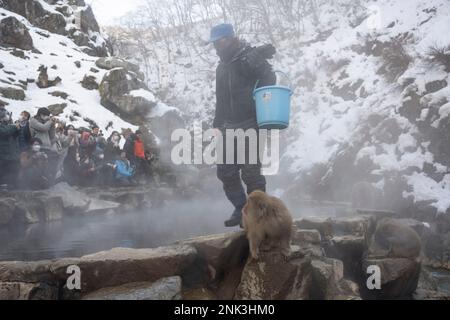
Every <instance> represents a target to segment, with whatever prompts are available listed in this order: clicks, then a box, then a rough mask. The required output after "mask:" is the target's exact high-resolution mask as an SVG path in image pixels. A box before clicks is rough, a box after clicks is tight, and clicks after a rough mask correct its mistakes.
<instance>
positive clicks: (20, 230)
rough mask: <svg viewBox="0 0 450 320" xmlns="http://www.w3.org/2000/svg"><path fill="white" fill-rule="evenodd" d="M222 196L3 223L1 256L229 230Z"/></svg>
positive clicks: (147, 244) (87, 249) (76, 253)
mask: <svg viewBox="0 0 450 320" xmlns="http://www.w3.org/2000/svg"><path fill="white" fill-rule="evenodd" d="M231 209H232V208H231V206H229V205H228V204H227V203H226V202H225V201H224V200H223V199H210V201H208V204H205V203H199V202H198V203H196V202H183V203H175V204H171V205H169V206H167V207H165V208H159V209H154V210H148V211H145V212H127V213H123V214H110V215H104V214H102V215H96V216H84V217H65V218H64V219H63V220H61V221H55V222H50V223H38V224H33V225H15V226H10V227H4V228H0V261H7V260H9V261H34V260H46V259H55V258H63V257H80V256H83V255H86V254H91V253H95V252H99V251H103V250H109V249H112V248H116V247H126V248H155V247H159V246H163V245H168V244H171V243H173V242H175V241H178V240H183V239H187V238H190V237H195V236H202V235H208V234H216V233H223V232H230V231H233V230H238V229H226V228H225V227H224V225H223V221H224V220H226V218H227V217H228V216H229V215H230V214H231Z"/></svg>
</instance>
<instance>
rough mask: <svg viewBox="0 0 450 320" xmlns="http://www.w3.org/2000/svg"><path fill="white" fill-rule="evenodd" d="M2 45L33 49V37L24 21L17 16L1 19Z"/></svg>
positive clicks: (0, 41)
mask: <svg viewBox="0 0 450 320" xmlns="http://www.w3.org/2000/svg"><path fill="white" fill-rule="evenodd" d="M0 45H2V46H6V47H15V48H19V49H22V50H31V49H33V39H32V38H31V36H30V33H29V32H28V29H27V27H26V26H25V25H24V24H23V23H21V22H20V21H19V20H17V19H16V18H15V17H7V18H4V19H2V20H0Z"/></svg>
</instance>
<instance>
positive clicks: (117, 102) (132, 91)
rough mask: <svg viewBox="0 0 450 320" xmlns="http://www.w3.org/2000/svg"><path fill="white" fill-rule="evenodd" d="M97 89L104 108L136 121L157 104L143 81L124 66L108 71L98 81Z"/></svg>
mask: <svg viewBox="0 0 450 320" xmlns="http://www.w3.org/2000/svg"><path fill="white" fill-rule="evenodd" d="M99 91H100V95H101V103H102V105H103V106H104V107H105V108H107V109H109V110H111V111H113V112H117V113H118V114H120V115H122V116H124V117H127V118H130V119H134V121H135V122H137V123H139V122H141V121H142V118H141V117H142V116H145V115H147V114H148V113H149V112H150V110H151V109H152V108H153V107H154V106H156V104H157V103H156V101H155V100H156V98H155V97H154V96H153V94H152V93H151V92H150V91H148V89H147V86H146V85H145V83H143V82H142V81H141V80H139V79H138V78H137V77H136V76H135V75H134V74H133V73H130V72H128V71H127V70H126V69H124V68H115V69H112V70H110V71H108V72H107V73H106V74H105V76H104V77H103V80H102V82H101V83H100V88H99ZM139 119H141V121H140V120H139Z"/></svg>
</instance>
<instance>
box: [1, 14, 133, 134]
mask: <svg viewBox="0 0 450 320" xmlns="http://www.w3.org/2000/svg"><path fill="white" fill-rule="evenodd" d="M50 7H51V6H50ZM2 13H4V14H6V15H7V16H14V17H16V18H17V19H19V20H20V21H21V22H22V23H24V24H25V25H26V26H27V27H28V29H29V31H30V34H31V37H32V39H33V43H34V47H35V48H36V49H37V50H39V51H40V52H42V54H37V53H31V52H26V55H27V56H29V58H30V59H25V60H24V59H21V58H19V57H15V56H13V55H11V54H10V53H9V51H8V50H3V49H2V50H0V62H2V63H3V65H4V68H3V69H1V70H0V79H2V80H6V81H8V78H14V79H18V80H27V79H34V80H37V78H38V75H39V72H38V68H39V67H40V65H45V66H47V67H48V70H47V71H48V75H49V79H50V80H52V79H54V78H55V77H57V76H59V77H60V78H61V79H62V82H61V83H60V84H58V85H57V86H54V87H50V88H47V89H40V88H39V87H38V86H37V85H36V83H29V84H28V88H27V90H26V91H25V94H26V99H25V101H16V100H10V99H6V98H3V97H2V98H1V99H2V100H4V101H6V102H8V103H9V105H8V106H7V107H6V108H7V109H8V110H9V111H11V112H12V113H13V118H14V119H17V118H18V116H19V114H20V112H22V111H23V110H26V111H28V112H30V113H31V114H32V115H34V114H35V113H36V111H37V109H38V108H40V107H47V106H49V105H53V104H62V103H66V104H67V107H66V108H65V109H64V113H63V114H61V115H60V116H58V118H60V119H61V120H63V121H65V122H66V123H67V124H69V123H71V124H73V125H74V126H76V127H89V122H87V121H85V120H84V119H90V120H93V121H95V122H96V123H97V125H99V127H100V128H101V129H102V130H103V132H104V133H105V134H108V133H111V132H112V131H114V130H117V131H119V132H120V131H121V129H126V128H131V129H133V130H135V129H136V127H135V126H133V125H130V124H129V123H127V122H125V121H123V120H122V119H121V118H119V117H118V116H116V115H115V114H113V113H112V112H110V111H108V110H107V109H105V108H104V107H103V106H102V105H101V104H100V94H99V92H98V90H92V91H90V90H87V89H85V88H83V87H82V86H81V83H80V82H81V81H82V80H83V78H84V76H85V75H89V76H94V77H95V78H96V81H97V82H98V83H100V81H101V80H102V78H103V76H104V74H105V72H106V71H105V70H102V69H98V68H97V67H96V66H95V61H96V58H95V57H91V56H89V55H87V54H85V53H83V52H81V50H80V48H79V47H78V46H77V45H75V43H73V41H72V40H70V39H69V38H67V37H64V36H62V35H58V34H53V33H50V32H48V31H45V30H42V29H39V28H36V27H34V26H32V25H31V24H30V23H29V22H28V21H27V20H26V19H25V18H24V17H22V16H20V15H16V14H14V13H11V12H10V11H6V10H4V9H1V8H0V14H2ZM38 32H39V33H44V34H47V35H48V38H47V37H45V36H42V35H40V34H38ZM76 61H79V62H80V63H81V67H80V68H77V66H76V65H75V62H76ZM53 66H55V67H56V69H53V68H52V67H53ZM91 68H96V69H98V70H99V72H98V73H93V72H91V71H90V69H91ZM6 72H14V73H15V75H8V74H7V73H6ZM0 86H2V87H8V86H9V87H14V86H11V85H6V84H4V83H0ZM54 91H62V92H65V93H67V94H68V95H69V96H68V98H67V99H66V100H64V99H62V98H59V97H54V96H51V95H49V93H51V92H54ZM74 113H75V114H76V113H78V114H79V115H80V117H73V116H74ZM71 116H72V117H73V118H72V119H74V120H73V121H72V120H71V119H70V117H71ZM110 122H112V126H111V125H109V124H110ZM107 127H108V129H106V128H107Z"/></svg>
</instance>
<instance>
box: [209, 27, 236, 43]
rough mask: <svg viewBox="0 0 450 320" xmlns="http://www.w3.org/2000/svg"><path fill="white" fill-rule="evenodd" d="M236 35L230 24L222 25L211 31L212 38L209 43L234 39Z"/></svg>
mask: <svg viewBox="0 0 450 320" xmlns="http://www.w3.org/2000/svg"><path fill="white" fill-rule="evenodd" d="M234 35H235V33H234V29H233V26H232V25H231V24H229V23H222V24H219V25H217V26H215V27H213V28H212V29H211V36H210V38H209V41H208V42H209V43H212V42H215V41H217V40H220V39H223V38H229V37H234Z"/></svg>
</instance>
